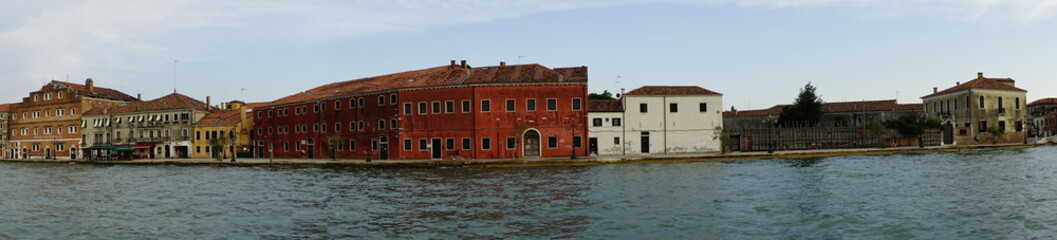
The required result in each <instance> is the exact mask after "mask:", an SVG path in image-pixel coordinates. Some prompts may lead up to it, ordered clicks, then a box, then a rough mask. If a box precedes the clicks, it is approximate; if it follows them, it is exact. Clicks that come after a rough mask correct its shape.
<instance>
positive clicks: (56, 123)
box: [8, 78, 139, 159]
mask: <svg viewBox="0 0 1057 240" xmlns="http://www.w3.org/2000/svg"><path fill="white" fill-rule="evenodd" d="M136 101H139V100H138V99H136V98H134V97H132V96H129V95H127V94H124V93H122V92H119V91H116V90H113V89H109V88H102V87H96V86H95V83H94V81H92V79H91V78H89V79H87V80H85V84H84V85H81V84H75V83H70V82H63V81H54V80H53V81H51V82H49V83H48V84H47V85H44V86H43V87H41V88H40V90H37V91H33V92H30V93H29V95H28V96H26V97H24V98H22V102H20V103H18V104H15V105H13V106H12V107H11V113H10V114H11V118H10V119H11V122H10V124H9V125H10V126H9V128H10V129H11V130H12V131H13V132H12V134H11V136H10V137H11V138H10V143H9V144H8V145H9V146H11V147H13V148H14V149H17V151H15V156H14V157H15V158H38V159H39V158H48V159H56V158H58V159H70V158H77V156H78V150H79V149H80V144H81V143H82V139H83V135H82V134H81V128H82V127H83V124H82V121H81V114H82V113H84V112H87V111H89V110H92V109H94V108H98V107H118V106H123V105H125V104H128V103H130V102H136Z"/></svg>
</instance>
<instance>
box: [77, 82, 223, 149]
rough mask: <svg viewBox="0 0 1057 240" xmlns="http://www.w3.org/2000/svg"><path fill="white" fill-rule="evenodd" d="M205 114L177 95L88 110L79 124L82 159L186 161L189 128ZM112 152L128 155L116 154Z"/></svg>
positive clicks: (195, 102)
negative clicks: (165, 159) (184, 159)
mask: <svg viewBox="0 0 1057 240" xmlns="http://www.w3.org/2000/svg"><path fill="white" fill-rule="evenodd" d="M207 101H208V100H207ZM208 111H209V107H208V104H207V103H203V102H200V101H198V100H195V99H192V98H190V97H187V96H184V95H181V94H178V93H173V94H169V95H167V96H164V97H161V98H158V99H154V100H150V101H146V102H133V103H129V104H128V105H126V106H120V107H109V108H95V109H92V110H91V111H89V112H86V113H84V118H83V120H82V123H81V126H82V128H83V129H84V131H83V135H82V142H83V144H84V145H85V148H84V149H83V150H84V151H85V156H86V157H90V156H96V157H99V156H101V155H106V156H114V155H120V156H122V157H121V158H126V157H131V158H188V157H190V156H191V149H192V146H193V145H192V138H191V137H192V136H191V134H192V132H193V131H194V126H193V124H194V123H195V122H197V121H198V120H199V119H201V118H202V117H205V116H206V114H208V113H209V112H208ZM114 149H128V150H132V152H131V153H120V154H119V153H115V152H113V151H114ZM118 151H121V150H118ZM128 154H131V156H129V155H128Z"/></svg>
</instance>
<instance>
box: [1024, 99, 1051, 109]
mask: <svg viewBox="0 0 1057 240" xmlns="http://www.w3.org/2000/svg"><path fill="white" fill-rule="evenodd" d="M1035 105H1057V98H1043V99H1039V100H1035V101H1034V102H1031V103H1028V107H1031V106H1035Z"/></svg>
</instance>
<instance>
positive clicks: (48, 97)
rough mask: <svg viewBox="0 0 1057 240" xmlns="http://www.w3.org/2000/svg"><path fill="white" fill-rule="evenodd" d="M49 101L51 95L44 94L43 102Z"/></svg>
mask: <svg viewBox="0 0 1057 240" xmlns="http://www.w3.org/2000/svg"><path fill="white" fill-rule="evenodd" d="M47 100H51V93H45V94H44V101H47Z"/></svg>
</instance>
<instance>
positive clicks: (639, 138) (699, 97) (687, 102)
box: [587, 86, 723, 155]
mask: <svg viewBox="0 0 1057 240" xmlns="http://www.w3.org/2000/svg"><path fill="white" fill-rule="evenodd" d="M722 106H723V95H722V94H720V93H717V92H713V91H710V90H708V89H704V88H701V87H697V86H645V87H641V88H638V89H635V90H632V91H631V92H628V93H627V94H624V96H621V98H620V100H591V102H590V103H589V108H588V111H589V112H588V114H587V115H588V121H589V122H588V124H590V125H588V126H590V127H589V128H588V131H589V134H590V138H589V139H588V141H589V142H588V143H589V145H588V148H589V149H590V151H591V152H592V153H594V154H598V155H646V154H677V153H704V152H718V151H720V149H721V147H722V146H721V145H722V144H721V141H720V139H719V136H720V135H721V134H722V129H723V114H722V109H721V108H722Z"/></svg>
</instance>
